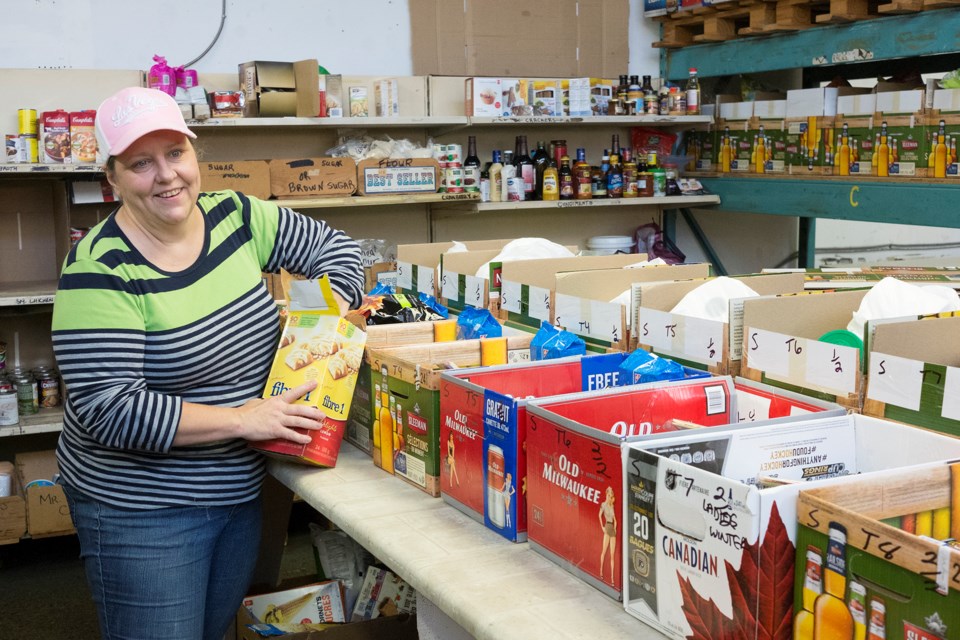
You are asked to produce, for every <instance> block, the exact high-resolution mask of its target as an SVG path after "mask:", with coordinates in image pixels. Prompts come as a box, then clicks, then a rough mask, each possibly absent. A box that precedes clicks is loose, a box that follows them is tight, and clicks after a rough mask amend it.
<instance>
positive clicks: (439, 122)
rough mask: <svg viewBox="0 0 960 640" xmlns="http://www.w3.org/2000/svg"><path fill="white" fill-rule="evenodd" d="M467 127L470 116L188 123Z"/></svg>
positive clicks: (200, 125)
mask: <svg viewBox="0 0 960 640" xmlns="http://www.w3.org/2000/svg"><path fill="white" fill-rule="evenodd" d="M466 124H467V117H466V116H415V117H409V118H404V117H399V118H384V117H371V118H292V117H291V118H210V119H208V120H187V126H188V127H190V128H191V129H223V128H236V127H325V128H333V129H347V128H349V129H371V128H385V127H445V126H458V125H459V126H463V125H466Z"/></svg>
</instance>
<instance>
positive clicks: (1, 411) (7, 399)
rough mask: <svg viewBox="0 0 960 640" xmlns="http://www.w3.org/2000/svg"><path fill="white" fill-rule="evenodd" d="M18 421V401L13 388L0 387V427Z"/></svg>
mask: <svg viewBox="0 0 960 640" xmlns="http://www.w3.org/2000/svg"><path fill="white" fill-rule="evenodd" d="M18 422H20V411H19V402H18V401H17V394H16V392H15V391H14V390H13V389H9V388H3V387H0V427H9V426H11V425H15V424H17V423H18Z"/></svg>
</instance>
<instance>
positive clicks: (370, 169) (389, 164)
mask: <svg viewBox="0 0 960 640" xmlns="http://www.w3.org/2000/svg"><path fill="white" fill-rule="evenodd" d="M439 186H440V165H439V164H437V161H436V160H434V159H433V158H383V159H380V160H377V159H375V158H370V159H368V160H361V161H360V164H358V165H357V193H358V194H359V195H361V196H368V195H393V194H407V193H436V192H437V189H438V188H439Z"/></svg>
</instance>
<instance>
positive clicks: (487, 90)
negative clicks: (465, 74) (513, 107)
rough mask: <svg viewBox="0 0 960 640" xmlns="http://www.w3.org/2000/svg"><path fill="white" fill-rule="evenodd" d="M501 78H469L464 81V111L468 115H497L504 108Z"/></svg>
mask: <svg viewBox="0 0 960 640" xmlns="http://www.w3.org/2000/svg"><path fill="white" fill-rule="evenodd" d="M502 101H503V83H502V82H501V80H500V78H467V79H466V80H465V81H464V113H465V114H466V115H468V116H481V117H488V118H490V117H497V116H499V115H501V111H502V108H503V102H502Z"/></svg>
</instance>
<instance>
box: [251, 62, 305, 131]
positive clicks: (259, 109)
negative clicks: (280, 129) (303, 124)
mask: <svg viewBox="0 0 960 640" xmlns="http://www.w3.org/2000/svg"><path fill="white" fill-rule="evenodd" d="M238 71H239V75H240V88H241V89H242V90H243V93H244V98H245V99H246V102H245V103H244V105H243V115H244V116H245V117H248V118H249V117H255V116H260V117H264V118H266V117H270V118H277V117H282V116H299V117H307V118H312V117H316V116H317V115H318V114H319V113H320V94H319V92H318V91H317V86H318V80H317V78H318V76H319V74H318V66H317V61H316V60H315V59H309V60H300V61H297V62H268V61H263V60H254V61H251V62H244V63H241V64H240V65H238Z"/></svg>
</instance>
